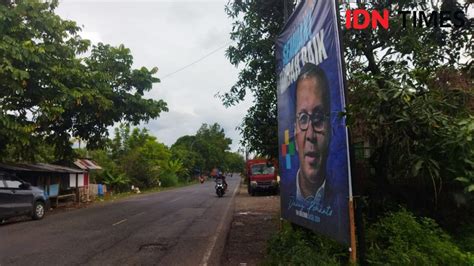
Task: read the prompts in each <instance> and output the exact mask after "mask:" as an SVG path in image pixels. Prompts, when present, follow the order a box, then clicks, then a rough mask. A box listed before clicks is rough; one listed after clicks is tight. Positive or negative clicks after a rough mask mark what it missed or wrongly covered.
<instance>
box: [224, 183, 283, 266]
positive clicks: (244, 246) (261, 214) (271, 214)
mask: <svg viewBox="0 0 474 266" xmlns="http://www.w3.org/2000/svg"><path fill="white" fill-rule="evenodd" d="M279 209H280V197H279V196H273V195H270V194H263V193H262V194H258V195H257V196H254V197H252V196H250V195H248V193H247V187H246V185H245V184H244V183H242V184H241V185H240V188H239V192H238V194H237V195H236V197H235V207H234V213H233V217H232V223H231V226H230V231H229V233H228V235H227V241H226V245H225V248H224V252H223V254H222V258H221V265H258V264H260V263H261V262H262V261H263V260H264V258H265V254H266V248H267V241H268V240H269V239H270V237H271V236H272V235H273V234H274V233H276V232H277V231H278V221H279V218H278V217H279Z"/></svg>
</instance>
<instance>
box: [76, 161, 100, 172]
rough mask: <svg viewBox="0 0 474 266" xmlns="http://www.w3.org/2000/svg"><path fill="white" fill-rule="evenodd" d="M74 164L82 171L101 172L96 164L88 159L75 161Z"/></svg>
mask: <svg viewBox="0 0 474 266" xmlns="http://www.w3.org/2000/svg"><path fill="white" fill-rule="evenodd" d="M74 164H75V165H76V166H77V167H79V168H81V169H82V170H101V169H102V167H100V166H99V165H98V164H97V163H96V162H94V161H92V160H90V159H77V160H76V161H75V162H74Z"/></svg>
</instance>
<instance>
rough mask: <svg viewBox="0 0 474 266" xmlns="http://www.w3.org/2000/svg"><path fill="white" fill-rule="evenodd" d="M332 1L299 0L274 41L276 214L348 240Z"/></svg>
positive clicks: (347, 190)
mask: <svg viewBox="0 0 474 266" xmlns="http://www.w3.org/2000/svg"><path fill="white" fill-rule="evenodd" d="M336 16H337V9H336V1H328V0H312V1H310V0H306V1H300V3H299V5H298V6H297V7H296V10H295V12H294V13H293V14H292V16H291V17H290V19H289V20H288V22H287V24H286V25H285V28H284V30H283V32H282V34H281V35H280V36H279V38H278V40H277V44H276V45H277V50H276V51H277V54H276V57H277V75H278V79H277V80H278V139H279V151H280V152H279V157H280V158H279V161H280V173H281V174H280V176H281V183H280V186H281V208H282V217H283V218H285V219H287V220H289V221H291V222H293V223H295V224H298V225H301V226H304V227H306V228H309V229H312V230H314V231H317V232H319V233H321V234H324V235H327V236H329V237H331V238H333V239H335V240H337V241H339V242H342V243H349V206H348V201H349V193H352V192H351V188H350V174H349V169H350V167H349V158H348V157H349V152H348V136H347V128H346V126H345V120H344V118H343V117H341V112H343V111H344V108H345V97H344V82H343V79H344V77H343V67H342V60H343V59H342V58H341V46H340V42H339V31H338V28H337V27H338V26H337V25H338V24H337V17H336Z"/></svg>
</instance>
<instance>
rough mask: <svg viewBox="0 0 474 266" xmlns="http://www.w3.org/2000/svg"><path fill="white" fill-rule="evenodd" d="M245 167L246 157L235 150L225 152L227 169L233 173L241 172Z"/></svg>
mask: <svg viewBox="0 0 474 266" xmlns="http://www.w3.org/2000/svg"><path fill="white" fill-rule="evenodd" d="M244 167H245V161H244V157H242V155H241V154H239V153H235V152H226V153H225V169H224V170H225V171H226V172H232V173H240V172H242V171H243V169H244Z"/></svg>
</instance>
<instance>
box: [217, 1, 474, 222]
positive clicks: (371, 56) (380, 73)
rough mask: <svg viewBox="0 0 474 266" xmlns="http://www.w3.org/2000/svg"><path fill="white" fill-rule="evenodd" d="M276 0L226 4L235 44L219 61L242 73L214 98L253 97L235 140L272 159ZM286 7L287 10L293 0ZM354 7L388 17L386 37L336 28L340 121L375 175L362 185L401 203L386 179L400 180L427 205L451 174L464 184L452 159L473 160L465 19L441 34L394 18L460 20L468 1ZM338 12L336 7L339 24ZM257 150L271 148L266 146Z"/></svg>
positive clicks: (466, 167) (464, 167)
mask: <svg viewBox="0 0 474 266" xmlns="http://www.w3.org/2000/svg"><path fill="white" fill-rule="evenodd" d="M283 2H284V1H277V2H275V1H258V0H247V1H233V2H231V3H229V4H228V5H227V7H226V12H227V14H228V15H229V17H230V18H232V19H234V25H233V30H232V32H231V38H232V39H233V40H235V41H236V42H237V44H236V45H233V46H231V47H229V48H228V50H227V56H228V58H229V60H230V62H231V63H233V64H235V65H239V64H240V65H241V66H242V71H241V72H240V74H239V80H238V81H237V83H236V84H235V85H234V86H233V87H232V88H231V89H230V90H229V91H228V92H227V93H225V94H223V95H222V96H221V97H222V99H223V101H224V104H225V105H232V104H235V103H237V102H239V101H241V100H242V99H244V97H245V95H246V94H247V93H252V94H253V95H254V96H255V101H254V106H253V107H252V108H251V109H250V111H249V113H248V114H247V116H246V117H245V118H244V123H243V124H242V127H241V131H242V135H243V136H244V141H245V142H246V143H247V144H248V145H249V146H250V148H251V149H252V150H253V151H257V152H259V153H262V154H264V155H273V156H275V155H276V154H277V147H278V144H277V140H276V136H277V128H276V123H277V117H276V107H275V106H276V102H277V99H276V82H275V77H276V74H275V66H276V62H275V57H274V52H275V46H274V41H275V39H276V36H277V34H278V33H279V32H280V31H281V29H282V28H283V25H284V21H283V18H284V14H283V13H284V12H283ZM289 2H290V4H289V10H291V9H292V6H293V5H292V4H291V3H292V2H293V1H289ZM361 2H367V1H361ZM435 3H439V4H438V5H435ZM360 5H361V6H359V7H364V8H367V9H379V10H382V9H384V8H387V9H389V10H393V11H394V12H392V15H391V18H390V28H389V29H388V30H385V29H381V28H379V29H376V30H373V29H371V28H369V29H366V30H360V31H359V30H345V29H343V45H344V48H345V50H344V58H345V62H347V68H346V69H347V73H346V74H347V79H348V88H349V95H348V98H349V106H348V113H347V115H348V122H349V126H350V127H351V129H353V131H354V133H355V135H358V136H360V137H362V138H364V139H367V140H369V141H370V147H371V148H372V149H373V152H372V153H371V159H370V163H371V167H372V168H374V169H375V174H373V175H371V178H372V180H373V183H374V185H375V186H376V189H374V190H372V191H373V192H378V194H379V196H380V197H382V198H384V197H389V196H393V197H395V198H396V199H397V200H401V198H403V197H402V196H400V195H403V194H404V193H405V192H406V191H399V190H397V189H395V187H394V180H400V179H403V178H405V179H404V180H411V181H412V183H416V184H418V185H420V186H421V189H419V191H422V190H423V191H424V192H423V193H424V195H423V196H424V197H423V199H424V201H423V202H421V201H416V202H419V203H420V205H425V207H426V205H429V204H431V206H433V208H436V205H437V202H439V199H438V198H439V197H440V196H442V195H440V193H441V192H440V191H446V189H445V188H446V186H447V185H448V184H452V183H453V181H454V180H455V179H456V177H460V178H458V179H457V180H461V181H463V182H464V183H467V184H470V182H469V180H474V178H473V177H472V176H471V175H472V173H473V171H472V170H473V164H472V160H470V159H467V160H466V159H462V160H460V159H459V158H469V157H472V154H473V153H474V152H473V147H474V146H473V138H472V137H468V136H469V134H471V133H472V130H473V129H472V128H470V126H468V125H470V124H471V123H469V122H468V121H470V120H471V119H472V113H473V106H474V104H473V92H472V87H473V86H472V73H473V69H472V66H473V65H472V55H473V53H474V51H473V46H474V42H473V36H472V22H473V21H472V20H473V19H472V18H469V17H464V19H465V21H466V23H465V24H464V26H462V27H456V26H454V23H450V24H451V25H452V26H451V27H447V28H441V27H439V26H435V27H413V26H412V25H411V23H410V22H411V20H410V19H408V22H407V23H406V27H404V26H403V21H402V19H403V17H402V16H399V15H398V12H397V11H398V10H432V11H451V12H455V11H459V10H461V11H464V14H466V16H467V15H468V14H469V13H468V8H469V6H471V5H472V1H455V0H444V1H405V0H399V1H372V2H370V3H361V4H360ZM347 7H348V6H341V18H342V19H344V16H343V15H342V14H343V12H344V10H345V8H347ZM353 8H354V6H353ZM263 96H265V97H263ZM262 116H263V117H264V118H262ZM260 121H265V123H260ZM270 132H272V133H273V134H271V133H270ZM267 143H271V145H269V146H268V147H271V148H273V150H272V149H268V148H266V144H267ZM447 154H449V155H450V156H447ZM465 175H469V178H467V177H465ZM463 177H464V178H463ZM418 188H420V187H418ZM423 188H424V189H423ZM443 188H444V189H443ZM467 190H469V186H468V187H467ZM405 194H406V193H405ZM444 195H447V194H446V193H444ZM373 202H384V201H383V200H379V201H373ZM405 202H409V201H405ZM412 202H415V201H412ZM418 207H419V206H418ZM432 213H433V212H431V213H430V214H432Z"/></svg>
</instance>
